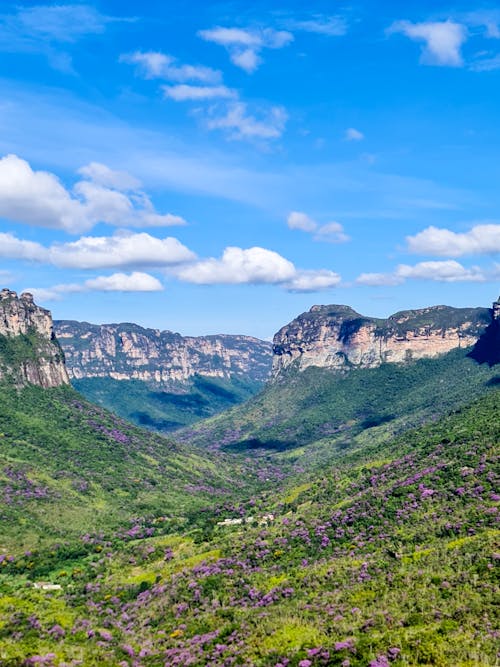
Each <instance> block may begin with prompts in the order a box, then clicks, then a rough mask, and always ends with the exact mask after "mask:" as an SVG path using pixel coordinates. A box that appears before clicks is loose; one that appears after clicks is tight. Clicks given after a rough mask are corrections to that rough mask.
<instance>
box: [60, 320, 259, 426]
mask: <svg viewBox="0 0 500 667" xmlns="http://www.w3.org/2000/svg"><path fill="white" fill-rule="evenodd" d="M55 331H56V334H57V338H58V340H59V342H60V344H61V347H62V349H63V350H64V354H65V357H66V365H67V368H68V373H69V376H70V378H71V381H72V384H73V386H74V387H75V388H76V389H78V391H80V392H82V394H84V396H86V397H87V398H88V399H89V400H91V401H93V402H94V403H97V404H98V405H101V406H103V407H105V408H107V409H109V410H113V411H114V412H116V413H117V414H118V415H120V416H121V417H123V418H125V419H128V420H129V421H132V422H134V423H135V424H138V425H140V426H145V427H147V428H151V429H154V430H158V431H164V432H168V431H173V430H175V429H178V428H180V427H182V426H186V425H188V424H192V423H193V422H195V421H198V420H199V419H203V418H205V417H210V416H212V415H214V414H217V413H218V412H221V411H223V410H225V409H227V408H229V407H233V406H234V405H237V404H238V403H241V402H243V401H245V400H246V399H248V398H250V397H251V396H253V395H254V394H255V393H257V392H258V391H259V390H260V389H261V388H262V386H263V384H264V382H265V381H266V380H267V379H268V378H269V374H270V371H271V359H272V344H271V343H270V342H267V341H263V340H259V339H257V338H252V337H250V336H230V335H223V334H221V335H217V336H200V337H191V336H181V335H180V334H178V333H173V332H171V331H159V330H158V329H145V328H143V327H140V326H138V325H137V324H130V323H122V324H102V325H96V324H89V323H88V322H75V321H68V320H59V321H56V322H55Z"/></svg>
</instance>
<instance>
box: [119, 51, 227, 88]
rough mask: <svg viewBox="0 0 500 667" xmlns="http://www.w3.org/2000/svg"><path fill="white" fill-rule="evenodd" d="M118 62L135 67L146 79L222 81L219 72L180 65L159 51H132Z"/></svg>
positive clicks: (201, 66) (209, 82)
mask: <svg viewBox="0 0 500 667" xmlns="http://www.w3.org/2000/svg"><path fill="white" fill-rule="evenodd" d="M120 62H124V63H128V64H131V65H137V67H138V71H139V73H140V74H142V75H143V76H144V77H145V78H147V79H165V80H166V81H173V82H178V83H186V82H187V81H198V82H200V83H205V84H216V83H219V82H220V81H221V80H222V73H221V72H220V71H219V70H216V69H212V68H211V67H205V66H204V65H186V64H181V63H179V61H178V60H177V58H174V57H173V56H170V55H168V54H166V53H162V52H160V51H134V52H133V53H125V54H122V55H121V56H120Z"/></svg>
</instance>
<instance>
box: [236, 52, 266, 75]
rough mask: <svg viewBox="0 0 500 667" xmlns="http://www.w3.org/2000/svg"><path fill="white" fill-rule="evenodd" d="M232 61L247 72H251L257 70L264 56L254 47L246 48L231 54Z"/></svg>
mask: <svg viewBox="0 0 500 667" xmlns="http://www.w3.org/2000/svg"><path fill="white" fill-rule="evenodd" d="M231 61H232V62H233V63H234V64H235V65H236V66H237V67H240V68H241V69H244V70H245V72H248V73H249V74H250V73H251V72H255V70H256V69H257V68H258V66H259V65H260V64H261V62H262V58H260V56H258V55H257V52H256V51H254V49H244V50H243V51H235V52H234V53H232V54H231Z"/></svg>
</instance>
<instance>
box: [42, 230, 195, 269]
mask: <svg viewBox="0 0 500 667" xmlns="http://www.w3.org/2000/svg"><path fill="white" fill-rule="evenodd" d="M48 253H49V255H48V256H49V261H50V262H51V263H52V264H55V265H56V266H58V267H61V268H78V269H102V268H115V267H116V268H118V267H129V266H130V267H133V266H137V267H139V266H140V267H145V266H150V267H153V266H155V267H165V266H171V265H174V264H180V263H182V262H189V261H192V260H193V259H195V257H196V255H195V254H194V253H193V252H191V250H189V249H188V248H186V246H184V245H183V244H182V243H181V242H180V241H178V240H177V239H176V238H173V237H167V238H164V239H159V238H156V237H155V236H151V235H149V234H146V233H145V232H142V233H139V234H132V233H127V232H118V233H116V234H114V235H113V236H82V237H81V238H79V239H78V240H77V241H73V242H71V243H63V244H54V245H53V246H51V247H50V248H49V249H48Z"/></svg>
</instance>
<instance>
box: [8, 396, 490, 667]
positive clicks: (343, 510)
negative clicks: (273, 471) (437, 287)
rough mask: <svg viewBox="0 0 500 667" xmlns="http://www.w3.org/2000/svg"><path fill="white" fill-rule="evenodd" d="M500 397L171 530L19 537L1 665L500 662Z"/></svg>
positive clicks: (464, 665)
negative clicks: (24, 544) (32, 543)
mask: <svg viewBox="0 0 500 667" xmlns="http://www.w3.org/2000/svg"><path fill="white" fill-rule="evenodd" d="M499 410H500V392H499V391H498V389H493V390H492V391H491V392H490V393H489V394H488V395H486V396H483V397H482V398H481V399H479V400H478V401H476V402H475V403H473V404H472V405H470V406H469V407H467V408H463V409H461V410H459V411H457V412H455V413H454V414H452V415H451V416H449V417H446V418H442V419H440V420H439V421H436V422H435V423H433V424H430V425H428V426H426V427H423V428H420V429H417V430H411V431H408V432H406V433H405V434H404V435H402V436H400V437H399V438H396V439H394V440H391V441H389V442H386V443H384V444H377V443H376V442H374V443H371V444H370V443H369V442H367V444H366V446H365V448H364V451H363V452H362V454H361V453H359V452H352V453H350V452H349V451H344V452H343V453H342V454H341V455H340V454H339V455H338V456H337V457H336V460H335V461H334V462H332V464H331V465H329V466H325V468H324V469H323V470H322V471H321V473H320V474H317V475H313V476H311V475H310V476H309V481H308V482H307V483H304V484H302V485H301V486H298V487H290V486H288V488H285V489H283V490H280V489H279V487H278V488H277V489H276V490H275V491H273V492H271V491H267V492H266V493H264V494H260V495H258V496H256V497H255V498H253V499H252V500H250V501H249V502H247V503H246V504H244V505H243V506H240V507H235V506H234V505H232V504H230V503H227V502H226V503H223V504H219V505H218V506H213V507H212V510H211V511H206V512H201V513H200V512H198V513H196V514H193V515H191V521H190V523H189V524H186V525H185V526H184V528H182V529H181V528H179V529H178V530H177V532H176V533H175V534H174V533H171V534H168V535H156V536H149V537H148V536H147V535H146V536H144V535H142V534H135V535H134V534H132V535H131V536H121V537H120V536H119V535H116V534H115V535H114V536H108V535H101V536H99V535H92V536H87V537H84V538H83V540H82V542H81V544H82V545H83V546H82V549H81V550H80V552H78V553H75V554H74V556H73V559H69V558H66V560H62V558H61V560H60V562H58V561H57V560H56V557H55V556H53V557H52V560H50V558H49V557H48V556H47V555H46V554H44V553H42V552H40V553H38V552H35V553H27V554H18V553H16V554H12V555H10V556H8V555H7V554H6V555H5V556H4V558H3V559H2V561H3V563H2V575H1V576H0V592H1V594H2V602H1V603H0V661H1V664H2V665H4V666H6V667H20V666H21V665H31V664H40V663H41V664H44V665H49V666H50V665H53V666H56V665H63V664H65V665H67V664H72V665H76V664H84V665H85V666H87V665H88V666H98V665H99V666H106V665H108V666H115V665H121V666H122V667H125V666H130V667H132V666H138V665H141V666H145V667H146V666H149V667H160V666H163V665H168V666H169V667H170V666H175V665H179V666H180V665H182V666H183V665H192V666H197V667H205V666H206V665H213V666H217V667H222V666H225V665H245V666H247V667H250V666H252V667H277V666H278V667H279V666H283V665H285V666H288V667H316V666H325V665H339V666H341V665H342V666H343V667H346V666H347V665H349V667H366V666H368V665H370V667H387V666H388V665H394V666H395V667H399V666H403V665H407V666H410V665H412V666H413V665H436V666H438V667H446V666H453V667H473V666H474V667H475V666H482V665H484V666H487V665H491V666H493V665H495V664H496V661H497V650H498V613H497V612H498V609H497V607H496V603H497V602H498V596H497V594H498V547H499V539H498V538H499V531H498V525H497V522H498V500H499V499H500V495H498V489H499V482H500V480H499V477H498V456H499V449H498V448H499V444H500V421H499V419H498V414H499ZM250 517H253V519H251V518H250ZM234 518H238V521H239V523H234V522H233V524H232V525H217V523H220V522H221V521H222V520H224V519H233V520H234ZM246 519H248V522H247V521H246ZM132 532H133V531H132ZM84 547H85V548H87V551H85V548H84ZM51 553H53V554H57V553H58V551H57V549H56V548H54V550H53V551H52V552H51ZM61 555H62V554H61ZM40 579H43V580H45V581H47V582H51V583H52V584H53V585H54V584H55V585H56V586H58V587H60V588H58V589H57V590H52V591H48V590H43V589H40V588H39V589H36V588H33V586H32V585H31V586H30V582H33V581H38V580H40ZM78 661H81V662H80V663H79V662H78Z"/></svg>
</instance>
